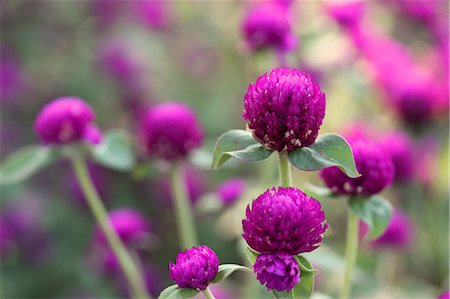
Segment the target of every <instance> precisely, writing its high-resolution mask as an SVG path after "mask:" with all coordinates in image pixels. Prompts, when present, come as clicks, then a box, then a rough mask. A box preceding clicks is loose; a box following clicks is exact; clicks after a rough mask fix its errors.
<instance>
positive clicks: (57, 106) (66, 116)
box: [34, 97, 95, 144]
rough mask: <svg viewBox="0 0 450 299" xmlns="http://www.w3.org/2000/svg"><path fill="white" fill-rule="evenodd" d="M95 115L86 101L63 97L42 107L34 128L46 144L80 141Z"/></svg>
mask: <svg viewBox="0 0 450 299" xmlns="http://www.w3.org/2000/svg"><path fill="white" fill-rule="evenodd" d="M94 117H95V116H94V111H93V110H92V108H91V107H90V106H89V105H88V104H87V103H86V102H85V101H83V100H81V99H80V98H77V97H62V98H58V99H55V100H53V101H51V102H50V103H48V104H46V105H45V106H44V107H43V108H42V110H41V111H40V112H39V114H38V116H37V118H36V121H35V123H34V130H35V132H36V133H37V135H38V136H39V138H40V139H41V140H42V142H44V143H46V144H67V143H71V142H76V141H80V140H81V139H82V138H83V137H84V134H85V132H86V129H87V128H88V127H89V126H90V125H91V122H92V121H93V120H94Z"/></svg>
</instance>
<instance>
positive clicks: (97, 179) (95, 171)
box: [68, 163, 108, 207]
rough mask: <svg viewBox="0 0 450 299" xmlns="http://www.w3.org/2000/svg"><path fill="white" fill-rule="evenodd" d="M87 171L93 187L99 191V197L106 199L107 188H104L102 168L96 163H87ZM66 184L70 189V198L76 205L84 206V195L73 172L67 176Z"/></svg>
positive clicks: (85, 203) (104, 181) (85, 204)
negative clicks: (71, 195)
mask: <svg viewBox="0 0 450 299" xmlns="http://www.w3.org/2000/svg"><path fill="white" fill-rule="evenodd" d="M88 171H89V174H90V176H91V179H92V183H93V184H94V187H95V189H96V190H97V192H98V193H99V195H100V198H101V199H107V198H108V196H105V195H106V191H107V188H106V180H105V173H104V171H103V169H102V168H101V167H100V166H98V165H96V164H93V163H88ZM68 186H69V189H70V191H72V194H73V197H72V198H73V199H74V201H75V202H76V203H77V204H78V205H80V206H82V207H86V206H87V202H86V197H85V196H84V192H83V190H82V189H81V186H80V184H79V182H78V180H77V178H76V176H75V174H74V173H73V172H72V173H71V174H70V176H69V179H68Z"/></svg>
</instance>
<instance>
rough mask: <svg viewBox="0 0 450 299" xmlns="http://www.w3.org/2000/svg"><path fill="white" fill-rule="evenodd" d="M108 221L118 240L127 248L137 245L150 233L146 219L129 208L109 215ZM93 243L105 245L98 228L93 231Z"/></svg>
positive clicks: (104, 238)
mask: <svg viewBox="0 0 450 299" xmlns="http://www.w3.org/2000/svg"><path fill="white" fill-rule="evenodd" d="M108 218H109V221H110V223H111V225H112V227H113V228H114V230H115V231H116V232H117V234H118V235H119V237H120V239H121V240H122V241H123V242H124V244H125V245H127V246H135V245H138V243H139V242H141V241H143V240H144V238H145V237H146V236H147V235H148V234H149V233H150V230H151V227H150V223H149V221H148V220H147V219H145V218H144V216H143V215H142V214H140V213H139V212H138V211H136V210H133V209H130V208H122V209H117V210H114V211H112V212H111V213H109V216H108ZM94 242H95V243H96V244H102V245H106V244H107V241H106V237H105V236H104V234H103V232H102V231H101V230H100V228H99V227H96V228H95V231H94Z"/></svg>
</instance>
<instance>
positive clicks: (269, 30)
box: [242, 3, 297, 51]
mask: <svg viewBox="0 0 450 299" xmlns="http://www.w3.org/2000/svg"><path fill="white" fill-rule="evenodd" d="M242 32H243V35H244V38H245V41H246V43H247V46H248V48H249V49H250V50H252V51H258V50H261V49H264V48H274V49H277V50H281V51H289V50H292V49H294V48H295V47H296V45H297V40H296V38H295V36H294V35H293V34H292V31H291V24H290V21H289V16H288V12H287V10H286V8H285V7H283V6H282V5H279V4H276V3H266V4H261V5H257V6H255V7H253V8H251V9H250V10H249V11H248V13H247V15H246V16H245V19H244V22H243V24H242Z"/></svg>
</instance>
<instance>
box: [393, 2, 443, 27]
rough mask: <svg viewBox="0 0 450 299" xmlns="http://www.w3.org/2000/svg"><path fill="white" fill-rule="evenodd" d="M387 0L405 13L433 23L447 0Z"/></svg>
mask: <svg viewBox="0 0 450 299" xmlns="http://www.w3.org/2000/svg"><path fill="white" fill-rule="evenodd" d="M386 2H389V3H390V4H394V5H395V6H396V7H397V8H398V9H399V10H400V11H402V12H403V13H405V14H407V15H409V16H410V17H412V18H414V19H417V20H420V21H422V22H424V23H432V22H433V21H434V20H435V19H436V18H437V17H438V14H439V12H440V11H441V9H443V8H444V4H445V1H429V0H414V1H409V0H394V1H386Z"/></svg>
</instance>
